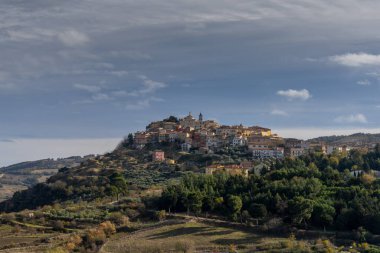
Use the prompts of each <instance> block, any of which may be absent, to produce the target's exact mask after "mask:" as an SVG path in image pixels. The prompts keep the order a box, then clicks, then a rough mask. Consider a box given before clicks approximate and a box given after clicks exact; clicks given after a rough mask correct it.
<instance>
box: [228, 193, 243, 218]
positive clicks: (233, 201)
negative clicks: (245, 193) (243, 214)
mask: <svg viewBox="0 0 380 253" xmlns="http://www.w3.org/2000/svg"><path fill="white" fill-rule="evenodd" d="M242 207H243V202H242V201H241V198H240V197H239V196H236V195H228V197H227V210H228V215H229V216H230V218H231V219H233V220H237V217H238V214H239V213H240V210H241V208H242Z"/></svg>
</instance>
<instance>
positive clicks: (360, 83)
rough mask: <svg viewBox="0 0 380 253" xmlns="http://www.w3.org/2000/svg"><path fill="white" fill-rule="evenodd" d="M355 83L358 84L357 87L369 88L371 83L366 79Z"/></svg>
mask: <svg viewBox="0 0 380 253" xmlns="http://www.w3.org/2000/svg"><path fill="white" fill-rule="evenodd" d="M356 83H357V84H359V85H361V86H369V85H371V82H370V81H368V80H367V79H364V80H360V81H357V82H356Z"/></svg>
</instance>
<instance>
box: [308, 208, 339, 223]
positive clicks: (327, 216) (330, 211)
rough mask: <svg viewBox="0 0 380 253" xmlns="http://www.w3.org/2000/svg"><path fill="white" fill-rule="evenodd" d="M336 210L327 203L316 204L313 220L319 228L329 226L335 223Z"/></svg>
mask: <svg viewBox="0 0 380 253" xmlns="http://www.w3.org/2000/svg"><path fill="white" fill-rule="evenodd" d="M334 216H335V208H334V207H333V206H331V205H329V204H327V203H316V204H315V205H314V208H313V214H312V220H313V223H314V224H316V225H318V226H323V227H325V226H329V225H331V224H332V223H333V221H334Z"/></svg>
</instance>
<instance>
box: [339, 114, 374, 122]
mask: <svg viewBox="0 0 380 253" xmlns="http://www.w3.org/2000/svg"><path fill="white" fill-rule="evenodd" d="M334 122H336V123H361V124H366V123H368V120H367V117H366V116H365V115H364V114H361V113H358V114H351V115H342V116H339V117H337V118H335V119H334Z"/></svg>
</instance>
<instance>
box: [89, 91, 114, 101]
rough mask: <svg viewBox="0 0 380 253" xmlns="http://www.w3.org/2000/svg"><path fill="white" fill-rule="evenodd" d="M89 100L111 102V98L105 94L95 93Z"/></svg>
mask: <svg viewBox="0 0 380 253" xmlns="http://www.w3.org/2000/svg"><path fill="white" fill-rule="evenodd" d="M91 98H92V99H93V100H95V101H107V100H112V98H111V97H110V96H109V95H108V94H106V93H96V94H94V95H92V96H91Z"/></svg>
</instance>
